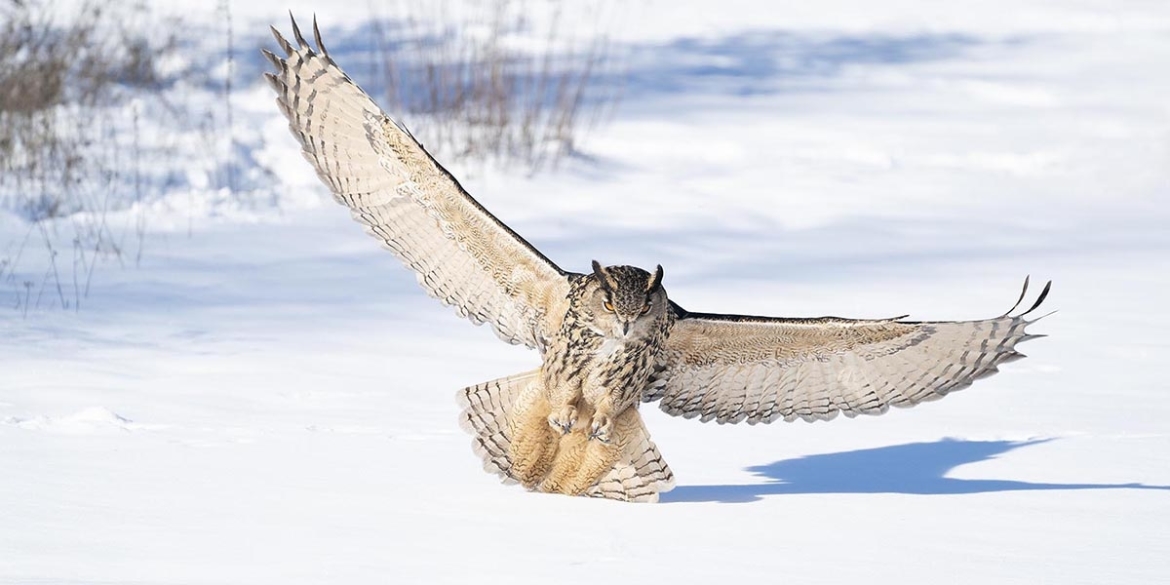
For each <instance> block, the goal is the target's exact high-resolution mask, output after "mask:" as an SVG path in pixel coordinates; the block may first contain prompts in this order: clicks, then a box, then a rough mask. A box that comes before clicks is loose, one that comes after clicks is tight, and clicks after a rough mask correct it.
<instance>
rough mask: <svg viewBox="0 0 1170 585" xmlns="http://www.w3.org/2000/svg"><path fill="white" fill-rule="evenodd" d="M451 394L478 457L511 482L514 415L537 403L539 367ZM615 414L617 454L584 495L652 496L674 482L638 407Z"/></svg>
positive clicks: (639, 499) (520, 416)
mask: <svg viewBox="0 0 1170 585" xmlns="http://www.w3.org/2000/svg"><path fill="white" fill-rule="evenodd" d="M456 398H457V400H458V401H459V404H460V406H462V407H463V411H462V412H461V413H460V415H459V426H460V427H461V428H463V430H465V431H467V432H468V433H470V434H471V436H472V442H471V447H472V450H473V451H474V452H475V454H476V455H478V456H479V457H480V459H482V460H483V468H484V470H485V471H487V472H488V473H494V474H496V475H498V476H499V477H500V478H501V480H502V481H503V482H504V483H516V479H515V478H514V477H513V476H512V454H511V446H512V439H513V437H514V433H515V430H516V428H517V425H518V424H519V421H521V420H522V419H524V418H525V417H526V416H527V415H529V414H536V413H535V412H532V413H529V411H530V410H532V409H534V408H540V404H541V398H542V393H541V388H540V376H539V370H534V371H530V372H524V373H522V374H515V375H512V376H506V377H504V378H499V379H497V380H492V381H490V382H484V383H482V384H476V385H474V386H470V387H468V388H464V389H462V390H460V391H459V393H458V394H457V396H456ZM545 408H547V403H545ZM618 418H619V421H618V422H617V424H618V425H619V426H621V427H622V428H621V433H620V435H621V437H622V438H623V440H622V443H621V445H620V446H621V454H620V456H619V457H618V460H617V462H615V463H614V464H613V466H612V467H611V468H610V469H609V470H608V471H607V472H605V473H604V474H602V475H601V477H600V479H598V480H597V481H596V483H594V484H593V486H592V487H590V488H589V489H587V490H585V492H584V494H583V495H587V496H592V497H599V498H608V499H613V500H623V501H627V502H656V501H658V494H659V493H660V492H665V491H669V490H670V489H672V488H674V474H673V473H672V472H671V471H670V467H668V466H667V465H666V462H665V461H663V459H662V454H661V453H659V452H658V448H657V447H656V446H655V445H654V442H653V441H651V440H650V434H649V432H647V430H646V426H645V424H644V423H643V422H642V417H641V415H640V414H639V413H638V411H637V410H636V409H634V408H631V409H630V410H628V411H626V412H624V413H622V415H621V416H619V417H618ZM574 432H582V431H577V430H575V431H574ZM554 449H555V447H554Z"/></svg>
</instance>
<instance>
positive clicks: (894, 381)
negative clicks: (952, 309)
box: [642, 280, 1052, 424]
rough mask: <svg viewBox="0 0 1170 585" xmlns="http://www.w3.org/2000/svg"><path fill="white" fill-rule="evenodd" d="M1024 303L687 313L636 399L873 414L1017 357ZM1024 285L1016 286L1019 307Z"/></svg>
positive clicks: (772, 415) (672, 405)
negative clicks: (982, 309)
mask: <svg viewBox="0 0 1170 585" xmlns="http://www.w3.org/2000/svg"><path fill="white" fill-rule="evenodd" d="M1051 285H1052V283H1051V282H1049V283H1048V285H1047V286H1045V287H1044V290H1043V291H1042V292H1041V293H1040V297H1039V299H1037V300H1036V303H1035V304H1034V305H1033V306H1032V308H1030V309H1028V310H1027V311H1024V312H1023V313H1021V314H1019V315H1015V316H1012V315H1010V313H1011V312H1012V311H1013V310H1015V307H1012V309H1009V310H1008V312H1007V313H1005V314H1004V315H1002V316H1000V317H995V318H992V319H984V320H980V321H922V322H914V321H904V320H902V318H896V319H878V320H857V319H841V318H838V317H821V318H816V319H785V318H775V317H744V316H735V315H716V314H706V313H690V312H688V311H685V310H683V309H682V308H681V307H678V306H677V305H673V304H672V308H673V309H674V311H675V313H676V321H675V323H674V325H673V327H672V329H671V331H670V336H669V337H668V338H667V341H666V346H665V347H664V348H663V350H662V351H661V352H660V354H659V355H660V358H659V364H658V368H657V371H656V372H655V373H654V374H653V376H652V377H651V380H650V386H649V388H648V390H647V391H646V392H645V393H644V394H643V397H642V398H643V400H644V401H647V402H649V401H653V400H661V404H660V406H661V408H662V410H664V411H666V412H667V413H668V414H672V415H677V416H683V417H686V418H692V417H701V420H702V421H704V422H706V421H709V420H712V419H714V420H716V421H718V422H720V423H735V422H740V421H742V420H745V419H746V421H747V422H748V423H750V424H755V423H760V422H764V423H767V422H772V421H773V420H776V419H779V418H783V419H784V420H793V419H796V418H803V419H804V420H807V421H815V420H830V419H832V418H835V417H836V416H837V415H838V414H840V413H844V414H845V415H846V416H849V417H853V416H857V415H859V414H881V413H883V412H886V411H887V410H888V409H889V407H891V406H898V407H909V406H914V405H915V404H918V403H920V402H924V401H929V400H936V399H939V398H942V397H943V396H945V395H946V394H947V393H949V392H952V391H954V390H959V389H961V388H965V387H967V386H969V385H970V384H971V382H973V381H975V380H978V379H980V378H983V377H986V376H989V375H991V374H993V373H995V372H996V368H997V367H998V366H999V365H1000V364H1003V363H1007V362H1009V361H1012V360H1014V359H1019V358H1021V357H1023V354H1020V353H1018V352H1016V350H1015V346H1016V344H1017V343H1019V342H1021V341H1027V340H1028V339H1031V338H1034V337H1039V336H1037V335H1030V334H1027V333H1025V331H1024V330H1025V329H1026V328H1027V326H1028V324H1029V323H1031V322H1032V321H1027V320H1025V319H1024V316H1025V315H1027V314H1029V313H1031V312H1032V311H1034V310H1035V309H1036V308H1037V307H1039V306H1040V303H1041V302H1043V301H1044V298H1045V297H1046V296H1047V295H1048V290H1049V288H1050V287H1051ZM1027 290H1028V282H1027V280H1025V281H1024V292H1022V293H1020V300H1019V301H1017V302H1016V306H1019V304H1020V302H1022V301H1023V299H1024V295H1025V294H1026V293H1027Z"/></svg>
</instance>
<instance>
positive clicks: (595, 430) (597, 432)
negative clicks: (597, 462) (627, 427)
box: [589, 413, 613, 443]
mask: <svg viewBox="0 0 1170 585" xmlns="http://www.w3.org/2000/svg"><path fill="white" fill-rule="evenodd" d="M612 430H613V421H612V420H611V419H610V418H609V416H607V415H604V414H601V413H597V414H594V415H593V421H592V424H590V425H589V438H590V439H597V440H598V441H600V442H602V443H608V442H609V433H610V431H612Z"/></svg>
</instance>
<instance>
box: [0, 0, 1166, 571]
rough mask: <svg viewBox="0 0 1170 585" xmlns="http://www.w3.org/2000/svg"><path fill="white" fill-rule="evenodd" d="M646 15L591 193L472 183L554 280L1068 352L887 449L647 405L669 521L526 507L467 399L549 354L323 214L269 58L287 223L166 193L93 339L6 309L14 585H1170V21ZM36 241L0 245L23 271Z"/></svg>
mask: <svg viewBox="0 0 1170 585" xmlns="http://www.w3.org/2000/svg"><path fill="white" fill-rule="evenodd" d="M533 5H534V6H535V7H534V10H537V9H543V8H542V7H544V4H543V3H540V2H534V3H533ZM160 7H161V8H167V7H168V6H167V5H160ZM288 7H291V8H293V10H294V11H295V12H297V13H298V14H306V15H307V14H309V13H311V12H312V11H316V12H317V14H318V16H319V18H320V19H321V21H322V25H323V32H324V34H325V39H326V42H327V43H329V41H330V40H331V39H335V40H334V41H333V42H332V43H331V45H335V46H341V47H344V46H345V45H346V38H347V37H346V35H347V34H351V33H352V31H355V30H359V28H360V26H361V25H362V24H363V22H365V20H367V19H368V18H370V15H371V9H370V8H369V7H368V5H362V6H361V7H360V8H342V7H339V6H335V5H320V4H317V5H314V4H312V3H307V2H293V3H291V4H290V5H289V6H286V4H285V3H275V2H271V1H269V0H263V1H257V2H250V3H237V4H233V5H232V9H233V11H234V14H235V19H236V20H235V30H236V33H237V35H238V36H239V37H240V40H239V42H238V46H239V47H247V46H248V43H250V42H253V41H254V42H256V43H261V42H266V41H262V40H261V39H262V38H263V36H262V35H263V34H264V33H265V29H266V25H267V24H268V23H270V22H274V23H277V24H278V26H281V27H282V28H285V27H286V25H285V24H284V11H285V9H286V8H288ZM171 9H174V8H173V7H171ZM615 10H617V9H615ZM629 10H630V11H631V12H630V13H629V14H628V15H625V14H621V11H620V10H618V16H619V17H621V18H618V19H617V20H619V21H620V22H621V26H620V27H618V28H619V29H620V30H619V31H618V32H617V33H615V34H616V36H617V37H618V38H619V39H620V40H621V42H622V43H623V45H622V47H623V50H625V51H627V56H628V62H629V67H630V70H631V79H630V83H629V86H628V88H627V91H626V93H625V95H624V97H623V101H622V103H621V105H620V108H619V109H618V111H617V116H616V118H615V119H614V120H613V122H612V123H611V124H609V125H607V126H604V127H602V128H601V129H599V130H597V131H595V132H594V133H593V134H592V135H591V136H590V139H589V140H588V141H587V142H586V143H585V144H584V145H583V148H584V153H585V154H586V155H588V156H586V157H581V158H579V159H575V160H573V161H571V162H570V163H569V164H567V165H565V167H564V168H563V169H562V171H561V172H559V173H557V174H538V175H537V176H535V177H527V176H525V175H524V174H523V173H520V172H499V171H492V170H484V169H479V170H474V169H471V171H473V172H468V169H463V167H462V166H461V165H460V164H458V161H456V162H455V163H454V164H452V165H451V166H452V167H453V168H454V169H456V171H457V172H458V173H459V174H460V176H461V177H463V178H464V183H465V186H467V187H468V188H469V190H470V191H471V192H472V193H474V194H476V195H477V197H478V198H479V199H480V201H481V202H482V203H484V204H485V205H486V206H487V207H488V208H489V209H491V210H492V211H493V212H495V213H496V214H497V215H498V216H500V217H501V218H502V219H503V220H504V221H505V222H507V223H508V224H509V225H511V226H512V227H513V228H515V229H516V231H518V232H519V233H521V234H523V235H525V236H526V237H527V238H528V239H529V240H531V241H532V242H533V243H534V244H536V245H537V246H538V247H540V248H541V249H542V250H544V251H545V252H546V253H547V254H548V255H549V256H550V257H551V258H553V259H554V260H555V261H557V262H558V263H559V264H560V265H561V266H563V267H566V268H568V269H576V270H581V269H583V268H584V267H587V266H588V262H589V260H590V259H592V258H598V259H599V260H601V261H603V262H606V263H631V264H638V265H643V266H653V265H654V264H656V263H661V264H662V265H663V266H664V267H665V268H666V286H667V288H668V290H669V291H670V294H671V297H672V298H673V299H675V300H677V301H678V302H679V303H680V304H682V305H683V306H685V307H688V308H691V309H692V310H700V311H734V312H739V313H760V314H779V315H790V316H813V315H822V314H838V315H844V316H852V317H885V316H890V315H898V314H902V313H906V312H911V313H912V316H913V317H914V318H918V319H966V318H981V317H987V316H991V315H995V314H998V313H1000V312H1002V311H1003V310H1004V309H1006V308H1007V307H1008V306H1010V305H1011V302H1012V301H1014V300H1015V295H1016V294H1017V293H1018V290H1019V289H1018V287H1019V285H1020V283H1021V281H1022V279H1023V276H1024V275H1025V274H1031V275H1032V278H1033V280H1034V281H1035V280H1037V279H1039V280H1045V279H1052V280H1054V281H1055V285H1054V288H1053V293H1052V295H1051V296H1050V298H1049V301H1048V306H1049V307H1051V308H1053V309H1059V312H1058V313H1056V314H1054V315H1052V316H1050V317H1047V318H1045V319H1044V320H1043V321H1041V322H1040V323H1037V324H1036V325H1035V326H1034V327H1033V330H1034V331H1035V332H1038V333H1046V334H1049V335H1050V337H1048V338H1046V339H1042V340H1038V341H1033V342H1030V343H1028V344H1027V345H1025V346H1023V348H1022V349H1023V350H1024V352H1025V353H1028V354H1029V355H1030V357H1029V359H1026V360H1023V361H1021V362H1017V363H1014V364H1011V365H1009V366H1006V367H1005V368H1004V372H1003V373H1001V374H1000V375H998V376H996V377H993V378H991V379H989V380H986V381H982V382H979V383H978V384H976V385H975V386H974V387H972V388H971V389H968V390H966V391H964V392H961V393H959V394H957V395H955V396H953V397H948V398H947V399H946V400H943V401H941V402H938V403H932V404H929V405H924V406H921V407H919V408H916V409H914V410H913V411H896V412H892V413H890V414H888V415H886V416H882V417H875V418H862V419H854V420H845V419H843V420H837V421H833V422H831V423H818V424H812V425H808V424H804V423H796V424H775V425H771V426H757V427H749V426H746V425H744V426H717V425H713V424H712V425H703V424H699V423H698V422H695V421H687V420H681V419H674V418H670V417H667V416H666V415H664V414H663V413H661V412H660V411H658V410H657V409H655V408H653V407H652V406H649V407H647V408H644V409H643V412H644V413H645V416H646V418H647V424H648V426H649V428H650V429H651V432H652V434H653V436H654V439H655V440H656V442H657V443H658V445H659V447H660V449H661V450H662V452H663V454H664V456H665V457H666V459H667V460H668V462H669V463H670V465H671V466H672V468H673V469H674V471H675V474H676V476H677V479H678V484H679V486H678V487H677V488H676V489H675V490H674V491H672V492H670V493H668V494H665V495H664V498H663V500H664V502H663V503H660V504H658V505H628V504H622V503H617V502H609V501H597V500H589V499H579V498H566V497H562V496H551V495H542V494H530V493H526V492H524V491H523V490H521V489H519V488H517V487H515V486H511V487H509V486H501V485H499V484H498V483H497V482H496V480H495V479H494V477H492V476H489V475H487V474H485V473H483V472H482V471H481V470H480V467H479V464H478V462H477V460H476V458H475V457H474V456H473V455H472V453H471V449H470V440H469V438H468V437H467V436H465V435H463V434H462V432H461V431H460V430H459V428H458V426H457V424H456V421H455V415H456V413H457V410H458V408H457V406H456V404H455V402H454V400H453V395H454V393H455V391H456V390H457V389H458V388H461V387H463V386H466V385H469V384H472V383H476V382H480V381H484V380H488V379H492V378H495V377H498V376H501V375H505V374H508V373H512V372H516V371H520V370H523V369H527V368H531V367H533V366H535V365H536V363H537V359H536V355H535V354H534V353H532V352H528V351H526V350H523V349H521V348H516V347H511V346H506V345H504V344H501V343H500V342H499V341H498V340H496V339H495V337H494V336H493V335H492V334H491V332H490V331H488V330H486V329H484V328H473V327H470V326H468V325H467V324H466V323H463V322H461V321H460V320H459V319H457V318H455V317H454V316H453V315H452V313H451V311H450V310H449V309H446V308H443V307H440V306H438V304H437V303H436V302H435V301H433V300H432V299H429V298H427V297H426V296H425V295H424V294H423V293H422V292H421V291H420V290H419V289H418V287H417V285H416V284H415V283H414V279H413V276H412V275H410V274H409V273H408V272H407V271H406V270H404V269H402V268H401V267H400V266H399V265H398V264H397V261H396V260H395V259H394V258H393V257H392V256H391V255H390V254H387V253H385V252H383V251H381V250H380V249H378V247H377V246H376V245H375V243H374V242H373V241H372V240H370V239H369V238H367V237H366V236H365V235H363V234H362V233H361V230H360V229H358V227H357V226H356V225H354V224H352V222H351V221H350V220H349V219H348V216H347V214H346V212H345V211H344V210H343V209H341V208H339V207H338V206H335V205H333V204H332V203H330V202H329V200H328V198H327V194H326V193H325V190H324V188H323V187H321V186H320V185H319V184H317V183H316V182H315V181H316V180H315V178H314V177H313V175H312V172H311V170H310V169H309V168H308V165H307V164H305V163H304V162H303V161H302V160H301V159H300V157H299V155H298V154H297V153H296V150H295V146H294V142H293V140H292V138H291V137H290V136H288V134H287V132H286V130H285V128H284V123H283V121H282V120H281V119H280V117H279V114H278V113H277V111H276V109H275V107H273V106H272V96H271V95H269V94H268V91H267V89H266V88H264V87H263V86H261V85H260V84H259V83H258V82H257V81H255V77H254V73H255V68H256V67H258V65H255V63H259V61H258V60H257V61H255V62H254V63H253V62H252V61H247V60H245V61H243V62H242V63H241V65H240V69H241V75H243V74H245V73H247V74H249V75H252V77H249V78H247V80H246V81H241V82H240V83H241V84H244V86H243V87H241V89H240V91H239V92H238V93H237V95H236V96H235V99H236V104H237V106H238V108H239V110H238V112H237V114H236V128H237V129H236V131H237V132H238V133H239V136H238V140H239V142H240V148H242V149H244V151H245V152H246V153H247V154H248V155H249V157H248V158H249V160H253V161H256V163H255V164H257V165H260V166H264V167H266V168H268V169H270V170H275V171H277V172H275V173H274V174H273V175H272V178H271V181H273V183H272V185H271V186H270V187H267V191H265V187H263V182H262V181H257V185H258V186H255V189H256V190H257V191H256V193H258V195H257V196H256V197H255V198H254V201H259V203H255V204H254V205H251V206H247V207H239V206H237V205H236V204H235V203H233V202H232V201H231V199H230V198H225V197H222V196H221V195H222V194H219V192H217V191H215V189H214V188H207V189H203V188H202V187H200V186H199V185H187V184H182V183H180V185H179V186H178V187H177V188H176V189H175V190H174V192H172V193H170V194H169V196H168V197H165V198H162V199H160V200H158V201H155V202H153V203H151V206H150V209H149V221H148V222H146V225H147V233H146V236H145V240H144V242H143V250H144V252H143V255H142V260H141V264H140V266H138V267H137V268H135V267H133V265H132V264H130V265H128V266H126V267H124V268H119V267H118V266H117V265H116V264H109V265H105V266H101V267H99V268H98V269H97V271H96V273H95V276H94V279H93V282H92V287H91V290H90V293H89V295H88V297H86V298H85V299H84V300H83V303H82V307H81V309H80V310H79V311H61V310H59V309H52V310H39V311H30V312H29V313H28V314H27V315H24V314H22V312H21V311H15V310H14V311H7V310H0V582H2V583H38V584H42V583H54V584H55V583H61V584H66V583H68V584H74V583H78V584H80V583H86V584H89V583H136V584H137V583H142V584H147V583H149V584H170V583H175V584H180V583H200V584H203V583H208V584H210V583H217V584H218V583H224V584H227V583H233V584H234V583H249V584H255V583H281V584H292V583H380V582H385V583H469V582H474V583H502V582H509V583H547V582H550V581H552V582H560V583H578V582H582V583H583V582H598V581H605V582H624V581H630V580H634V581H640V582H651V583H699V582H729V581H743V582H765V583H767V582H778V581H785V582H792V583H849V582H861V581H864V582H866V583H898V584H905V583H940V582H945V583H981V584H982V583H1028V584H1031V583H1060V584H1069V583H1111V584H1116V583H1165V582H1170V463H1168V462H1170V429H1168V428H1167V421H1168V420H1170V384H1168V383H1167V382H1166V381H1165V380H1166V378H1165V375H1164V369H1165V365H1166V363H1167V361H1168V358H1170V353H1168V351H1167V350H1168V345H1170V343H1168V342H1167V341H1166V338H1165V332H1166V331H1168V330H1170V312H1167V311H1166V309H1165V306H1166V305H1165V302H1166V299H1167V298H1168V296H1167V295H1168V294H1170V290H1168V289H1170V229H1168V228H1167V226H1168V225H1170V98H1168V97H1167V96H1170V68H1168V67H1167V63H1168V62H1170V6H1167V5H1166V4H1165V3H1164V2H1160V1H1129V2H1116V1H1106V0H1080V1H1077V2H1063V1H1061V2H1058V1H1055V0H1033V1H1027V2H1021V1H1013V2H1008V1H987V2H978V3H975V2H952V3H945V5H944V4H943V3H936V2H922V1H908V0H898V1H890V2H883V3H881V4H876V3H870V2H860V1H857V0H831V1H830V0H825V1H819V2H815V3H793V4H792V5H790V6H785V7H776V6H775V5H774V4H773V3H767V2H759V1H748V0H735V1H729V0H725V1H723V2H719V3H717V5H715V4H712V3H710V2H700V1H688V2H665V1H653V2H650V1H647V2H644V3H640V4H635V5H634V6H633V7H632V8H630V9H629ZM334 12H336V14H334ZM189 16H191V17H192V18H195V17H198V16H199V15H189ZM214 16H215V15H210V14H208V15H203V17H206V18H207V19H208V21H209V22H214ZM253 31H254V34H253ZM207 42H208V43H213V42H219V41H218V40H216V39H209V40H208V41H207ZM242 50H243V49H241V51H242ZM338 60H339V61H341V63H342V65H343V66H344V65H345V63H346V61H345V60H343V58H342V57H341V56H339V57H338ZM354 75H355V77H358V80H359V82H360V81H361V79H360V75H358V74H357V73H356V72H355V73H354ZM408 122H409V120H408ZM171 163H172V164H173V163H174V161H173V159H171ZM461 169H463V170H461ZM259 176H264V175H263V174H260V175H259ZM193 193H194V194H193ZM27 233H29V226H27V224H24V223H23V222H22V221H21V220H19V219H17V218H15V217H12V216H8V215H4V214H0V245H3V246H8V245H9V244H8V242H12V241H19V240H21V239H22V238H24V237H25V235H26V234H27ZM35 248H36V246H35V245H30V246H29V250H28V253H29V254H36V250H35ZM4 249H10V248H0V250H4ZM35 276H36V278H37V279H39V278H40V277H41V274H40V273H39V272H38V273H36V275H35ZM5 287H6V288H5V289H4V291H5V294H6V293H7V291H8V287H9V285H7V284H6V285H5Z"/></svg>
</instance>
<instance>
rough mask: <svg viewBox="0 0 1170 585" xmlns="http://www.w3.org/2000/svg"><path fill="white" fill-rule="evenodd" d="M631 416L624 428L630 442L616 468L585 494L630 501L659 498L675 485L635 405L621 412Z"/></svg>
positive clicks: (624, 415)
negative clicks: (659, 495)
mask: <svg viewBox="0 0 1170 585" xmlns="http://www.w3.org/2000/svg"><path fill="white" fill-rule="evenodd" d="M626 416H629V417H630V418H629V422H628V423H627V425H628V427H627V430H626V431H625V439H626V440H627V442H626V443H625V444H624V445H623V446H622V454H621V456H620V458H619V459H618V461H617V463H615V464H614V466H613V469H611V470H610V471H609V472H608V473H606V474H605V475H603V476H601V479H599V480H597V483H596V484H594V485H593V487H591V488H589V489H588V490H587V491H586V492H585V495H587V496H592V497H596V498H608V499H611V500H624V501H627V502H657V501H658V494H660V493H662V492H668V491H670V490H672V489H674V473H673V472H672V471H671V470H670V467H669V466H668V465H666V461H664V460H663V459H662V454H661V453H659V452H658V447H657V446H656V445H655V444H654V441H651V440H650V433H649V432H648V431H647V430H646V425H645V423H643V422H642V415H641V414H639V413H638V410H637V409H636V408H630V409H629V410H627V411H626V412H624V413H622V417H626Z"/></svg>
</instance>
